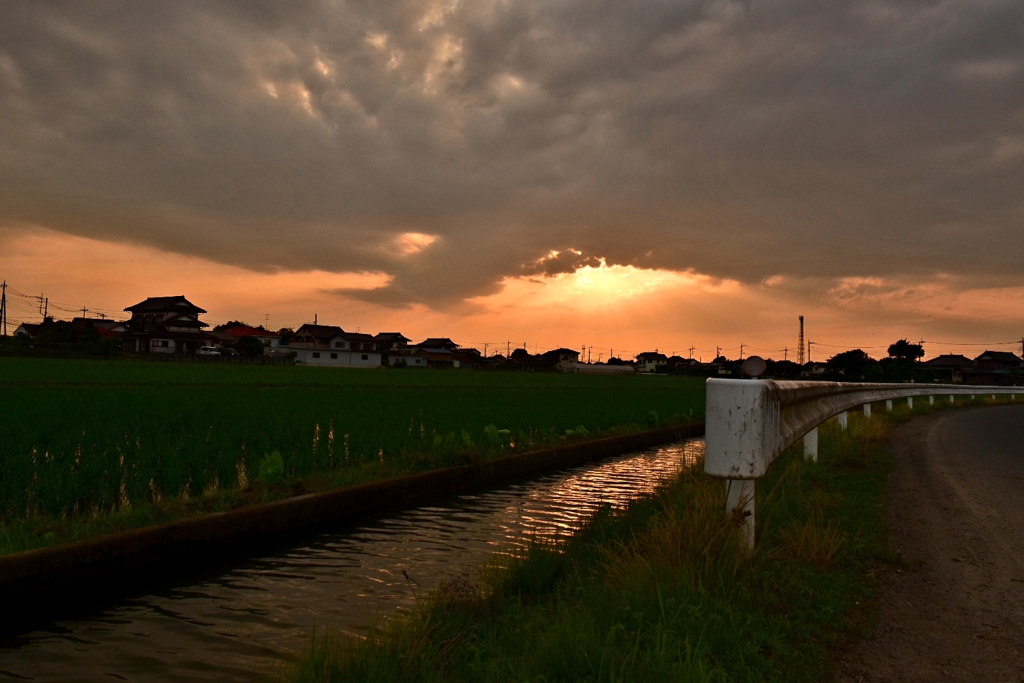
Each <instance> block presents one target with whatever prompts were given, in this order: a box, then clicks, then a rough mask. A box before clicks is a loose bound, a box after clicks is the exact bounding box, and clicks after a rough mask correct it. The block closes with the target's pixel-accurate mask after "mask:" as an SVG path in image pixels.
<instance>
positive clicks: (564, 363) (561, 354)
mask: <svg viewBox="0 0 1024 683" xmlns="http://www.w3.org/2000/svg"><path fill="white" fill-rule="evenodd" d="M540 360H541V362H542V363H543V364H544V365H551V366H554V367H556V368H558V369H559V370H563V371H570V372H572V371H577V370H576V368H575V366H576V365H577V364H578V363H579V362H580V352H579V351H576V350H574V349H552V350H551V351H545V352H544V353H542V354H540Z"/></svg>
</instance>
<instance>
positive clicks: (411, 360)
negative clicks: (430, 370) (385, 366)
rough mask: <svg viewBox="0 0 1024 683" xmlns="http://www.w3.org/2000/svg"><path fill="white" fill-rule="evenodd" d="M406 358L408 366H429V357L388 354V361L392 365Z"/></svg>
mask: <svg viewBox="0 0 1024 683" xmlns="http://www.w3.org/2000/svg"><path fill="white" fill-rule="evenodd" d="M400 360H404V361H405V366H406V367H407V368H425V367H427V359H426V358H421V357H420V356H388V363H390V364H391V365H392V366H393V365H395V364H396V363H397V362H398V361H400Z"/></svg>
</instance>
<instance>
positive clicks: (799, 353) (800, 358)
mask: <svg viewBox="0 0 1024 683" xmlns="http://www.w3.org/2000/svg"><path fill="white" fill-rule="evenodd" d="M796 362H797V363H798V364H799V365H803V364H804V317H803V316H800V346H798V347H797V349H796Z"/></svg>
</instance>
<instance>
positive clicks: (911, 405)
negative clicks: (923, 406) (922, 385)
mask: <svg viewBox="0 0 1024 683" xmlns="http://www.w3.org/2000/svg"><path fill="white" fill-rule="evenodd" d="M907 407H908V408H910V409H911V410H913V409H914V397H913V396H907Z"/></svg>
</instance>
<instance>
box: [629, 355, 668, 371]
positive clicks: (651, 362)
mask: <svg viewBox="0 0 1024 683" xmlns="http://www.w3.org/2000/svg"><path fill="white" fill-rule="evenodd" d="M666 365H668V356H666V355H665V354H663V353H658V352H657V351H646V352H644V353H640V354H637V357H636V369H637V372H659V371H661V370H664V369H665V366H666Z"/></svg>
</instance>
